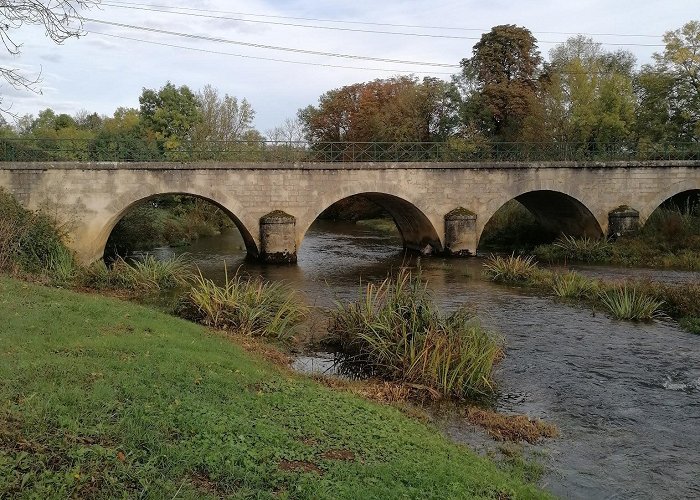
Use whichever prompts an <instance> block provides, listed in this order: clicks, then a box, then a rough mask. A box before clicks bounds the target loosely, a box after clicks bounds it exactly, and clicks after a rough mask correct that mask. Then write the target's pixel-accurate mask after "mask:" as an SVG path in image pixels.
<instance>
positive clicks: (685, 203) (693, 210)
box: [657, 189, 700, 215]
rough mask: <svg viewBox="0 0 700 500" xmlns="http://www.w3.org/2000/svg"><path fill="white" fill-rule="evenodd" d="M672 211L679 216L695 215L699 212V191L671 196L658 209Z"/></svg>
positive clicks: (691, 190)
mask: <svg viewBox="0 0 700 500" xmlns="http://www.w3.org/2000/svg"><path fill="white" fill-rule="evenodd" d="M658 209H661V210H672V211H674V212H678V213H681V214H688V215H691V214H697V213H698V212H700V189H689V190H687V191H682V192H680V193H678V194H675V195H673V196H671V197H670V198H669V199H667V200H666V201H664V202H663V203H662V204H661V205H660V206H659V207H658V208H657V210H658Z"/></svg>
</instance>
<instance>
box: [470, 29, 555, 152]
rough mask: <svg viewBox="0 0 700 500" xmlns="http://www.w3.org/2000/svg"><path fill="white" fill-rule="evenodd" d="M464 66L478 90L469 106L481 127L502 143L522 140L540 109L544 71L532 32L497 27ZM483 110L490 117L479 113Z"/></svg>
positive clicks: (478, 46) (484, 39) (483, 38)
mask: <svg viewBox="0 0 700 500" xmlns="http://www.w3.org/2000/svg"><path fill="white" fill-rule="evenodd" d="M461 65H462V78H463V79H465V80H467V81H471V82H473V83H472V87H473V88H474V90H475V91H474V92H473V93H472V95H470V96H469V98H468V102H467V106H468V107H470V108H471V109H472V113H473V114H480V115H481V117H482V121H481V126H482V127H483V128H486V129H487V130H486V132H488V133H489V134H491V135H493V136H495V137H498V138H500V139H501V140H516V139H518V135H519V130H520V127H521V126H522V124H523V122H524V120H525V119H526V117H527V116H529V115H530V114H531V113H532V112H533V109H534V107H535V106H537V102H538V100H537V93H538V89H539V76H540V74H541V70H542V57H541V56H540V53H539V51H538V49H537V40H536V39H535V37H534V36H533V35H532V33H531V32H530V30H528V29H526V28H521V27H518V26H515V25H512V24H507V25H501V26H495V27H493V28H492V29H491V31H490V32H488V33H485V34H484V35H482V36H481V39H480V40H479V41H478V42H477V44H476V45H475V46H474V49H473V51H472V57H471V58H470V59H463V60H462V62H461ZM479 108H481V109H483V110H484V111H485V112H486V114H481V113H479V112H478V111H476V112H475V110H478V109H479Z"/></svg>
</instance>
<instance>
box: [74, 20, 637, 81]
mask: <svg viewBox="0 0 700 500" xmlns="http://www.w3.org/2000/svg"><path fill="white" fill-rule="evenodd" d="M84 31H85V32H86V33H90V34H93V35H100V36H106V37H110V38H118V39H121V40H129V41H132V42H140V43H147V44H150V45H160V46H162V47H170V48H174V49H183V50H190V51H194V52H202V53H206V54H215V55H223V56H231V57H240V58H243V59H254V60H260V61H272V62H281V63H287V64H301V65H304V66H319V67H325V68H340V69H353V70H362V71H381V72H386V73H394V74H397V73H407V74H424V75H450V76H452V75H455V73H451V72H446V71H413V70H402V69H387V68H368V67H363V66H343V65H338V64H327V63H313V62H307V61H291V60H289V59H278V58H274V57H261V56H251V55H246V54H235V53H232V52H223V51H219V50H210V49H199V48H196V47H188V46H186V45H176V44H172V43H166V42H156V41H154V40H144V39H142V38H133V37H129V36H124V35H116V34H113V33H104V32H102V31H94V30H84ZM552 74H553V75H554V74H556V75H586V76H601V75H614V74H624V73H619V72H616V71H553V72H552Z"/></svg>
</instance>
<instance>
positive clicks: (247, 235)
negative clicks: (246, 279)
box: [92, 190, 259, 260]
mask: <svg viewBox="0 0 700 500" xmlns="http://www.w3.org/2000/svg"><path fill="white" fill-rule="evenodd" d="M171 195H181V196H189V197H192V198H197V199H200V200H204V201H206V202H207V203H210V204H211V205H213V206H215V207H217V208H219V209H220V210H221V211H222V212H223V213H224V214H226V216H227V217H229V219H231V222H233V224H234V225H235V226H236V229H238V231H239V232H240V234H241V237H242V238H243V242H244V244H245V247H246V252H247V253H248V255H249V256H250V257H257V256H258V253H259V252H258V246H257V244H256V242H255V239H254V238H253V235H252V233H251V232H250V231H249V229H248V228H247V227H246V225H245V224H244V223H243V222H242V221H241V219H240V218H239V217H238V216H237V215H236V214H235V213H234V212H233V211H232V210H231V209H229V208H228V207H227V206H226V205H224V204H223V203H222V202H219V201H217V200H216V199H214V198H213V197H211V196H209V195H205V194H200V193H196V192H190V191H189V190H188V191H167V190H164V191H162V192H160V191H159V192H156V193H151V194H147V195H143V194H142V195H137V196H133V197H130V198H129V199H127V200H122V201H121V203H119V202H117V203H114V204H112V205H113V206H114V209H113V210H110V214H111V215H110V216H109V217H108V218H107V220H106V221H105V222H104V223H103V225H102V228H101V230H100V231H99V233H98V235H97V238H96V241H95V242H94V247H95V252H94V253H95V256H94V258H93V259H92V260H98V259H99V258H101V257H102V256H103V255H104V253H105V249H106V245H107V241H108V240H109V236H110V235H111V234H112V231H114V228H115V227H116V225H117V224H118V223H119V221H120V220H122V219H123V218H124V217H125V216H126V214H128V213H129V211H130V210H132V209H134V208H135V207H136V206H137V205H140V204H142V203H145V202H148V201H149V200H153V199H155V198H158V197H162V196H171Z"/></svg>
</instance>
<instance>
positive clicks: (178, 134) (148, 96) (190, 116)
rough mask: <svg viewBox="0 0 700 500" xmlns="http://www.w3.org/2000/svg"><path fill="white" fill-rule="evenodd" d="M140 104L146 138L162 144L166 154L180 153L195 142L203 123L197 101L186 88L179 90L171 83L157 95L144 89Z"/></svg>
mask: <svg viewBox="0 0 700 500" xmlns="http://www.w3.org/2000/svg"><path fill="white" fill-rule="evenodd" d="M139 104H140V105H141V107H140V116H141V123H142V124H143V126H144V127H145V129H146V136H147V137H148V138H151V139H156V140H157V141H162V144H163V148H164V149H165V150H166V151H173V150H177V149H178V148H179V147H180V146H181V145H182V143H183V142H185V141H189V140H190V139H192V137H193V134H194V131H195V127H196V126H197V125H198V124H199V123H200V122H201V121H202V113H201V112H200V110H199V105H198V102H197V97H196V96H195V95H194V93H193V92H192V91H191V90H190V89H189V87H187V86H186V85H183V86H181V87H176V86H175V85H173V84H172V83H170V82H168V83H166V84H165V85H164V86H163V87H162V88H161V89H160V90H158V91H155V90H152V89H146V88H144V89H143V91H142V92H141V96H140V97H139Z"/></svg>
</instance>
